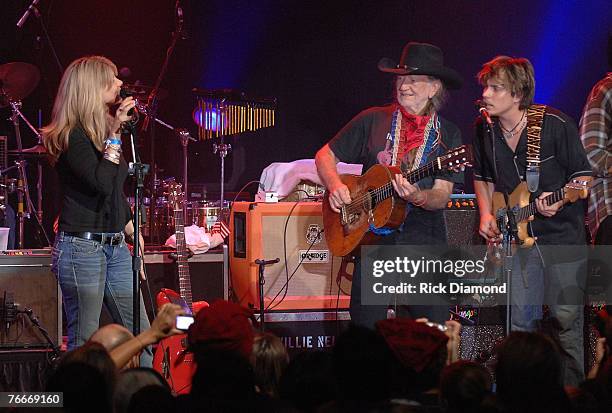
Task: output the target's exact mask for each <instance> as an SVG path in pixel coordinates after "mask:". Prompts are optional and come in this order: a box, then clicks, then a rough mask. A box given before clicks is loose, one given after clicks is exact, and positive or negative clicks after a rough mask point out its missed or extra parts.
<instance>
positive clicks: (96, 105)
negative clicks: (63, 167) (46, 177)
mask: <svg viewBox="0 0 612 413" xmlns="http://www.w3.org/2000/svg"><path fill="white" fill-rule="evenodd" d="M116 75H117V67H116V66H115V65H114V64H113V62H111V61H110V60H109V59H107V58H106V57H103V56H85V57H81V58H79V59H77V60H75V61H73V62H72V63H70V65H69V66H68V68H67V69H66V71H65V72H64V75H63V76H62V80H61V82H60V85H59V89H58V91H57V96H56V97H55V103H54V104H53V114H52V118H51V123H49V124H48V125H47V126H45V127H44V128H43V129H42V134H43V138H44V145H45V148H46V149H47V153H48V154H49V160H50V161H51V164H55V163H56V162H57V160H58V158H59V157H60V155H61V154H62V152H64V151H65V150H66V149H68V137H69V135H70V131H71V130H73V129H75V128H77V127H80V128H82V129H83V130H84V132H85V134H86V135H87V136H88V137H89V139H91V140H92V142H93V143H94V145H95V146H96V148H98V150H102V149H103V147H104V141H105V140H106V138H107V137H108V135H109V134H110V132H111V131H110V122H109V113H108V107H107V105H106V104H105V103H104V101H103V99H102V92H103V91H104V90H105V89H107V88H109V87H110V86H111V85H112V82H113V80H114V78H115V76H116Z"/></svg>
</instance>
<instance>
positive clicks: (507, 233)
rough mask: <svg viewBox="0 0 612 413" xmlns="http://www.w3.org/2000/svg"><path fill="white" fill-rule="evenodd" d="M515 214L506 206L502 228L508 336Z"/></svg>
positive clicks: (516, 236)
mask: <svg viewBox="0 0 612 413" xmlns="http://www.w3.org/2000/svg"><path fill="white" fill-rule="evenodd" d="M504 196H505V197H506V205H508V202H507V200H508V195H507V194H504ZM515 218H516V217H515V215H514V209H512V208H508V207H507V208H506V219H507V221H506V225H505V226H504V228H503V229H502V230H501V231H502V235H503V241H502V245H503V247H504V261H503V269H504V275H505V279H506V288H507V289H508V291H507V293H506V336H508V335H510V330H511V322H512V317H511V314H512V311H511V298H512V265H513V261H514V255H513V253H512V241H515V240H518V228H517V226H516V219H515Z"/></svg>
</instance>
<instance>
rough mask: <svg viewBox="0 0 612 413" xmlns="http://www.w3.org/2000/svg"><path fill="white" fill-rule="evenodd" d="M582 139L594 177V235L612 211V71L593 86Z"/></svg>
mask: <svg viewBox="0 0 612 413" xmlns="http://www.w3.org/2000/svg"><path fill="white" fill-rule="evenodd" d="M580 139H581V141H582V145H583V146H584V148H585V150H586V153H587V158H588V160H589V163H590V164H591V167H592V168H593V175H594V177H595V179H594V181H593V183H592V186H591V195H590V199H589V210H588V216H587V222H588V225H589V230H590V232H591V237H592V239H594V237H595V234H596V233H597V228H598V227H599V224H600V223H601V222H602V221H603V220H604V219H605V218H606V216H608V215H612V177H611V174H610V168H611V167H612V72H610V73H608V75H607V76H606V77H605V78H604V79H602V80H601V81H599V82H598V83H597V84H596V85H595V86H594V87H593V89H592V90H591V93H590V95H589V98H588V100H587V103H586V105H585V107H584V111H583V113H582V118H581V119H580Z"/></svg>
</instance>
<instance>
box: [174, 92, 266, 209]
mask: <svg viewBox="0 0 612 413" xmlns="http://www.w3.org/2000/svg"><path fill="white" fill-rule="evenodd" d="M193 93H194V94H195V95H196V96H197V99H198V106H197V107H196V108H195V109H194V111H193V117H194V121H195V122H196V124H197V125H198V136H199V138H200V140H207V139H212V138H220V143H218V144H214V145H213V153H215V154H219V158H220V160H221V185H220V186H221V195H220V199H219V203H220V205H223V204H224V195H225V157H226V156H227V155H228V154H229V153H230V151H231V150H232V146H231V145H230V144H228V143H225V141H224V137H225V136H236V135H238V134H241V133H243V132H249V131H250V132H252V131H256V130H258V129H261V128H267V127H272V126H274V122H275V119H274V113H275V110H276V103H277V102H276V98H261V97H259V98H255V97H252V96H247V95H246V94H245V93H243V92H238V91H235V90H232V89H219V90H205V89H197V88H196V89H193ZM185 193H188V192H185ZM220 218H221V219H229V216H223V215H220Z"/></svg>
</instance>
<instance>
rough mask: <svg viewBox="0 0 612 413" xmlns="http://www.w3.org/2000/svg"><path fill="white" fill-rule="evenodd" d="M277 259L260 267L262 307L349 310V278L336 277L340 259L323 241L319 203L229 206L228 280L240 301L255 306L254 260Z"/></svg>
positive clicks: (257, 295) (244, 203)
mask: <svg viewBox="0 0 612 413" xmlns="http://www.w3.org/2000/svg"><path fill="white" fill-rule="evenodd" d="M285 256H286V260H285ZM276 258H278V259H279V262H278V263H275V264H270V265H267V266H266V267H265V270H264V286H263V287H264V308H265V309H266V310H303V309H335V308H342V309H345V308H348V306H349V303H350V295H349V294H350V291H351V286H350V282H348V280H347V279H346V277H338V271H339V269H340V264H341V261H342V260H341V258H340V257H333V256H332V255H331V253H330V251H329V249H328V247H327V243H326V242H325V237H324V235H323V219H322V216H321V203H319V202H299V203H295V202H280V203H261V202H260V203H257V202H235V203H234V204H233V206H232V213H231V217H230V273H231V276H230V279H231V281H232V288H233V291H234V294H235V295H236V298H237V299H238V302H240V304H242V305H245V306H249V307H251V308H254V309H259V307H260V305H259V281H258V280H259V277H258V269H259V267H258V265H257V264H256V263H255V260H258V259H263V260H274V259H276ZM337 279H339V281H340V283H339V285H338V283H337Z"/></svg>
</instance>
